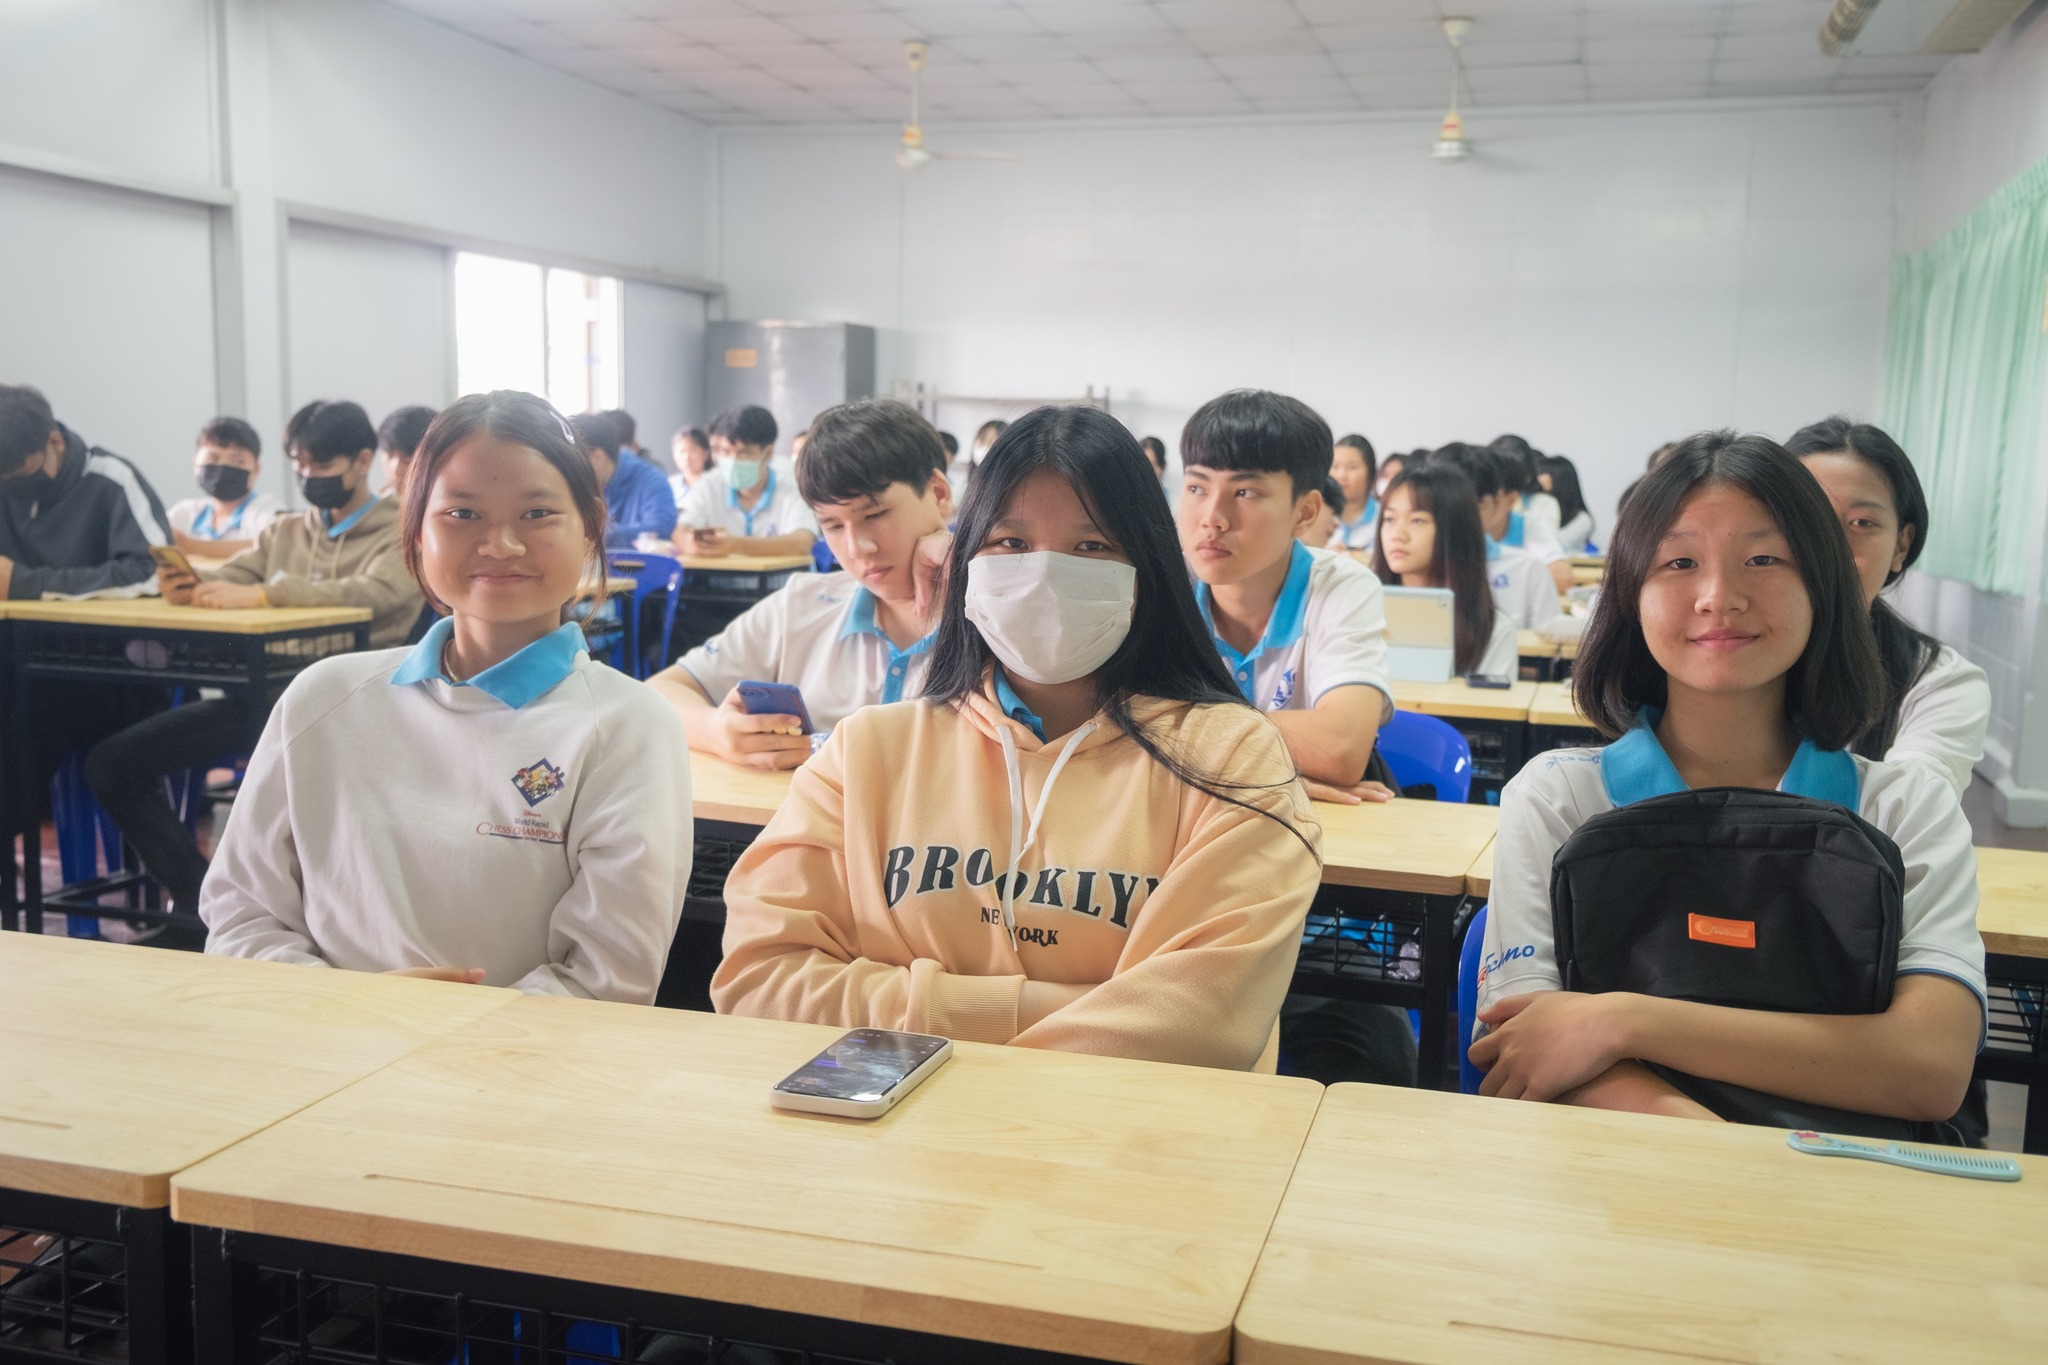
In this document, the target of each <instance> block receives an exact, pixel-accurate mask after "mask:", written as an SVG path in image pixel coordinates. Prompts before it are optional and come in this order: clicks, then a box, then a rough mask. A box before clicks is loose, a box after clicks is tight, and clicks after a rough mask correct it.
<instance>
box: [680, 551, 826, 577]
mask: <svg viewBox="0 0 2048 1365" xmlns="http://www.w3.org/2000/svg"><path fill="white" fill-rule="evenodd" d="M676 559H677V560H678V561H680V562H681V564H682V566H683V567H684V568H686V569H695V570H703V571H708V572H711V573H785V572H787V571H789V570H791V569H808V568H810V567H811V557H810V556H809V555H677V556H676Z"/></svg>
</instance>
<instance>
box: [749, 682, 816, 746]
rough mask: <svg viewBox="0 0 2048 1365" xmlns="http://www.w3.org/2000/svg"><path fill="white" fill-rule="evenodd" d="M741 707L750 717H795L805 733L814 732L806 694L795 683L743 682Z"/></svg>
mask: <svg viewBox="0 0 2048 1365" xmlns="http://www.w3.org/2000/svg"><path fill="white" fill-rule="evenodd" d="M737 691H738V692H739V694H740V706H741V707H742V708H743V709H744V710H745V711H746V713H747V714H748V715H750V716H795V717H796V718H797V719H798V720H799V721H801V722H802V723H803V728H804V733H805V734H807V735H808V734H810V733H811V732H812V729H813V727H812V725H811V713H810V712H809V711H808V710H806V709H805V707H804V694H803V693H802V692H801V691H800V690H799V689H798V688H797V686H796V685H795V684H794V683H770V682H752V681H745V682H741V683H740V684H739V686H738V688H737Z"/></svg>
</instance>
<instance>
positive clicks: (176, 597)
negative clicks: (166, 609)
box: [149, 545, 199, 607]
mask: <svg viewBox="0 0 2048 1365" xmlns="http://www.w3.org/2000/svg"><path fill="white" fill-rule="evenodd" d="M149 557H150V559H151V561H152V562H154V563H155V565H156V590H157V591H158V592H159V593H161V594H162V595H163V599H164V601H166V602H169V603H170V604H171V605H172V606H174V607H182V606H186V605H188V604H189V603H190V602H191V601H192V589H193V588H195V587H196V586H198V583H199V575H198V574H197V573H196V572H195V571H194V570H193V568H192V561H191V560H189V559H187V558H185V552H184V551H183V550H180V549H179V548H178V547H177V546H175V545H152V546H150V547H149Z"/></svg>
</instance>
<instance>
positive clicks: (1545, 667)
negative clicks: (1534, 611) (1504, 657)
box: [1515, 630, 1579, 682]
mask: <svg viewBox="0 0 2048 1365" xmlns="http://www.w3.org/2000/svg"><path fill="white" fill-rule="evenodd" d="M1515 656H1516V658H1518V659H1519V660H1520V661H1521V662H1522V663H1523V664H1527V665H1533V666H1534V667H1535V669H1536V671H1537V673H1539V674H1540V675H1541V677H1540V679H1539V681H1542V682H1556V681H1557V680H1558V678H1559V676H1560V673H1561V671H1563V670H1565V669H1566V668H1567V667H1568V665H1570V664H1571V663H1572V662H1574V661H1575V660H1576V659H1577V658H1578V657H1579V642H1578V641H1577V640H1566V641H1564V642H1563V643H1562V644H1560V643H1559V642H1557V641H1556V640H1546V639H1544V638H1543V636H1542V634H1541V633H1540V632H1538V631H1533V630H1518V631H1516V632H1515Z"/></svg>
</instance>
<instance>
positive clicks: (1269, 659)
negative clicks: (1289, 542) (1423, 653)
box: [1195, 541, 1394, 718]
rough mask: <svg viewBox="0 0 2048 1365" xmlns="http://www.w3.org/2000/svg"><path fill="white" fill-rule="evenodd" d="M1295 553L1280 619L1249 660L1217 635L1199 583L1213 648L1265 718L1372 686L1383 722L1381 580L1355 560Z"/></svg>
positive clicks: (1390, 700) (1269, 624)
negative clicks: (1267, 714)
mask: <svg viewBox="0 0 2048 1365" xmlns="http://www.w3.org/2000/svg"><path fill="white" fill-rule="evenodd" d="M1290 553H1291V555H1292V558H1291V559H1290V560H1289V562H1288V566H1287V577H1286V579H1285V580H1284V581H1282V583H1281V584H1280V595H1279V597H1277V598H1276V599H1274V602H1273V614H1272V615H1271V616H1269V617H1267V618H1266V630H1265V633H1264V634H1263V635H1261V636H1260V637H1259V642H1258V643H1257V644H1255V645H1253V646H1252V650H1251V652H1250V653H1249V654H1240V653H1238V652H1237V651H1236V650H1235V649H1233V648H1231V646H1230V645H1229V644H1227V643H1225V642H1224V640H1223V638H1222V637H1221V636H1219V635H1218V634H1217V633H1216V622H1215V617H1214V615H1213V614H1212V611H1211V601H1210V594H1209V585H1208V584H1207V583H1203V582H1201V581H1199V580H1197V581H1196V583H1195V602H1196V604H1197V605H1199V606H1200V607H1201V609H1202V620H1203V621H1205V622H1206V623H1208V626H1209V639H1210V642H1211V643H1213V644H1214V645H1215V646H1216V652H1217V653H1218V654H1220V655H1222V656H1223V665H1224V667H1226V668H1228V669H1229V670H1230V676H1231V678H1232V679H1233V680H1235V681H1236V683H1237V690H1238V691H1239V692H1241V693H1243V694H1244V699H1245V700H1246V701H1248V702H1250V703H1251V704H1252V705H1253V706H1256V707H1258V708H1259V709H1260V710H1261V711H1306V710H1308V709H1309V708H1310V707H1313V706H1314V705H1315V704H1316V703H1317V702H1318V701H1320V700H1322V698H1323V697H1324V696H1325V695H1326V694H1327V693H1329V692H1330V691H1331V690H1332V689H1334V688H1339V687H1352V686H1363V687H1373V688H1377V689H1379V692H1380V696H1381V698H1382V701H1383V707H1382V711H1381V716H1382V718H1384V717H1385V716H1386V715H1389V714H1391V713H1392V711H1393V709H1394V690H1393V688H1392V686H1391V685H1389V683H1388V682H1387V607H1386V598H1385V596H1384V594H1382V593H1381V591H1380V580H1379V577H1378V575H1376V574H1374V573H1373V572H1372V570H1370V569H1368V568H1366V567H1365V566H1364V565H1363V564H1360V563H1359V562H1358V561H1356V560H1354V559H1352V558H1351V557H1350V556H1349V555H1346V554H1341V553H1339V552H1337V551H1334V550H1311V549H1309V548H1308V547H1307V546H1306V545H1303V544H1302V543H1301V542H1300V541H1295V542H1294V548H1293V550H1292V551H1291V552H1290Z"/></svg>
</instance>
